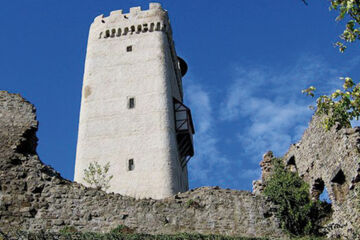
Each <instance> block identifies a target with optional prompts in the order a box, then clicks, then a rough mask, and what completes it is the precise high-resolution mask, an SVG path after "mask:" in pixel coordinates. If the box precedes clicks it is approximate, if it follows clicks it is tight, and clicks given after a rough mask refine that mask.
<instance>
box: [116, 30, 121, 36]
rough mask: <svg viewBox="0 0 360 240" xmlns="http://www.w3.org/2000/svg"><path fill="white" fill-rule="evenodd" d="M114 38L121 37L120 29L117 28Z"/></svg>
mask: <svg viewBox="0 0 360 240" xmlns="http://www.w3.org/2000/svg"><path fill="white" fill-rule="evenodd" d="M116 36H117V37H120V36H121V28H118V30H117V34H116Z"/></svg>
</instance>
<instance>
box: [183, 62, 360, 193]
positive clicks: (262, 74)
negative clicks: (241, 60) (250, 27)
mask: <svg viewBox="0 0 360 240" xmlns="http://www.w3.org/2000/svg"><path fill="white" fill-rule="evenodd" d="M359 61H360V58H359ZM353 65H354V66H356V64H353ZM233 69H234V71H233V79H232V80H230V82H231V83H230V84H227V85H225V88H224V89H221V88H216V89H214V88H212V87H211V86H208V85H206V84H205V83H204V84H203V85H202V84H201V81H196V82H197V83H196V84H194V83H193V82H195V81H187V84H186V85H185V86H186V89H185V93H186V96H185V97H186V100H187V101H186V102H187V103H188V105H189V107H190V108H191V110H192V114H193V120H194V121H195V130H196V134H195V136H194V141H195V142H194V143H195V156H194V158H193V159H192V160H191V161H190V163H189V169H190V170H189V173H190V182H191V183H192V184H193V185H195V186H202V185H219V186H222V187H231V186H239V185H241V184H242V186H244V184H246V186H248V184H250V183H251V180H253V179H257V178H259V177H260V168H259V167H258V163H259V162H260V160H261V158H262V155H263V154H264V153H265V152H266V151H268V150H272V151H273V152H274V153H275V154H276V155H277V156H281V155H283V154H284V153H285V152H286V150H287V149H288V147H289V146H290V144H292V143H295V142H296V141H298V140H299V139H300V137H301V135H302V134H303V132H304V130H305V129H306V127H307V125H308V122H309V120H310V118H311V115H312V113H313V112H312V111H311V110H310V109H309V108H308V106H309V105H310V104H311V103H312V104H313V102H314V99H311V98H310V97H306V96H305V95H303V94H301V90H302V89H304V88H306V87H308V86H310V85H315V86H317V87H319V88H318V91H317V93H318V94H327V93H329V92H330V91H332V90H333V89H335V88H337V87H339V85H340V83H339V80H338V78H339V77H340V76H342V75H343V74H342V72H341V71H339V70H338V69H337V68H333V67H331V66H330V65H329V64H328V63H327V62H326V61H325V60H323V59H321V58H319V57H314V56H309V55H307V56H303V57H301V58H299V60H298V61H297V62H296V63H295V64H293V65H291V66H290V65H288V66H287V67H286V68H268V67H266V66H255V67H247V68H246V69H245V68H241V67H234V68H233ZM187 78H188V79H189V78H192V77H191V76H190V77H189V76H188V77H187ZM193 79H196V78H193ZM197 80H198V79H197ZM204 86H206V87H204ZM214 87H216V86H214ZM220 99H224V100H223V101H222V102H221V100H220ZM219 100H220V101H219ZM239 126H240V128H239ZM229 132H230V133H229ZM249 187H250V186H248V187H245V188H247V189H249Z"/></svg>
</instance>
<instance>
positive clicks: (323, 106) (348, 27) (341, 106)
mask: <svg viewBox="0 0 360 240" xmlns="http://www.w3.org/2000/svg"><path fill="white" fill-rule="evenodd" d="M330 10H333V11H337V12H338V16H337V18H336V21H342V20H344V21H346V24H345V29H344V31H343V33H342V34H341V35H340V39H341V40H342V42H337V43H335V46H336V47H338V48H339V51H340V52H342V53H343V52H344V51H345V50H346V49H347V46H346V45H345V44H344V42H349V43H352V42H355V41H356V40H359V39H360V1H359V0H330ZM341 79H342V80H343V81H344V85H343V90H339V89H338V90H336V91H335V92H334V93H332V94H331V95H329V96H326V95H323V96H320V97H319V98H318V99H317V101H316V105H317V111H316V113H317V114H325V115H326V117H325V118H324V120H323V127H324V128H325V129H327V130H329V129H330V128H331V127H332V126H334V125H335V123H336V122H339V123H340V124H341V125H342V126H346V127H349V126H350V121H351V120H353V119H359V116H360V84H359V83H358V84H355V83H354V81H353V80H352V79H351V78H350V77H344V78H341ZM315 90H316V89H315V87H313V86H311V87H309V88H308V89H305V90H303V91H302V92H303V93H305V94H307V95H310V96H312V97H314V96H315V94H314V91H315Z"/></svg>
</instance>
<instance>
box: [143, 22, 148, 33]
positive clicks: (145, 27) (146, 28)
mask: <svg viewBox="0 0 360 240" xmlns="http://www.w3.org/2000/svg"><path fill="white" fill-rule="evenodd" d="M147 31H148V24H147V23H144V24H143V32H147Z"/></svg>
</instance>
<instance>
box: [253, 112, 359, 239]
mask: <svg viewBox="0 0 360 240" xmlns="http://www.w3.org/2000/svg"><path fill="white" fill-rule="evenodd" d="M270 153H271V152H270ZM267 156H269V153H267V154H265V155H264V160H263V161H262V164H261V167H262V171H263V174H262V179H261V180H258V181H254V191H253V192H254V193H256V194H259V193H261V191H262V189H263V188H264V186H265V185H266V179H267V178H268V177H269V176H270V175H269V171H271V170H269V169H271V166H269V165H268V164H264V162H265V163H266V162H267V163H269V162H268V161H266V160H267V159H268V158H267ZM271 157H272V156H271ZM283 161H284V164H285V165H286V166H287V168H288V169H289V170H290V171H293V172H297V173H298V174H299V176H300V177H302V178H303V179H304V180H305V181H306V182H307V183H308V184H309V186H310V195H311V197H312V198H313V199H319V196H320V195H321V193H322V192H323V191H324V189H325V188H326V189H327V192H328V195H329V198H330V200H331V202H332V209H333V214H332V220H331V221H330V222H328V223H327V224H326V226H325V230H326V231H327V232H328V236H329V237H330V238H337V237H340V236H341V237H343V238H346V239H359V238H360V231H359V230H360V211H359V209H360V197H359V193H360V184H359V181H360V128H359V127H355V128H344V127H342V126H340V125H339V124H337V125H336V126H334V127H333V128H332V129H331V130H329V131H326V130H325V129H324V128H323V127H322V118H321V117H319V116H316V115H315V116H314V117H313V119H312V120H311V122H310V124H309V127H308V129H307V130H306V131H305V133H304V135H303V136H302V139H301V140H300V142H298V143H296V144H293V145H291V146H290V149H289V150H288V152H287V153H286V154H285V156H284V157H283Z"/></svg>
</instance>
